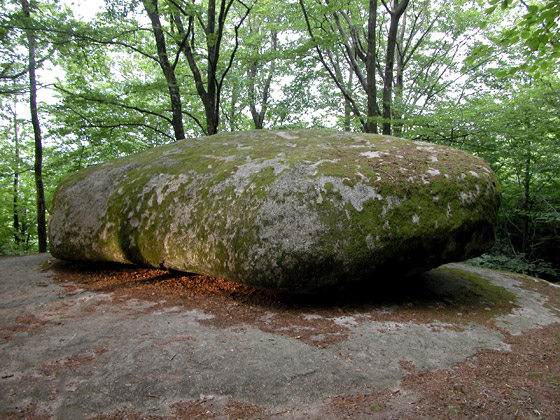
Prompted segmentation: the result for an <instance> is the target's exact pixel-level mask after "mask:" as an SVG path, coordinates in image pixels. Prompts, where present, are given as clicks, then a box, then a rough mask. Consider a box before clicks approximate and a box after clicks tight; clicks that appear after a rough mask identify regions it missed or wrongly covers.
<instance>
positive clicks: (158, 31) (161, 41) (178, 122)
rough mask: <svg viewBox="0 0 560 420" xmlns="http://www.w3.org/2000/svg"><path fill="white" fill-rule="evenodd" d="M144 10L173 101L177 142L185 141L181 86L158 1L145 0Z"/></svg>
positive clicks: (172, 108)
mask: <svg viewBox="0 0 560 420" xmlns="http://www.w3.org/2000/svg"><path fill="white" fill-rule="evenodd" d="M143 2H144V9H145V10H146V13H148V16H149V18H150V21H151V22H152V30H153V32H154V37H155V41H156V47H157V52H158V61H159V65H160V67H161V69H162V71H163V74H164V76H165V81H166V82H167V88H168V90H169V97H170V100H171V110H172V113H173V119H172V124H173V131H174V133H175V139H176V140H183V139H184V138H185V128H184V126H183V112H182V103H181V94H180V92H179V84H178V83H177V78H176V76H175V69H174V67H173V66H172V65H171V63H170V62H169V57H168V56H167V47H166V46H165V34H164V33H163V29H162V27H161V21H160V18H159V10H158V0H143Z"/></svg>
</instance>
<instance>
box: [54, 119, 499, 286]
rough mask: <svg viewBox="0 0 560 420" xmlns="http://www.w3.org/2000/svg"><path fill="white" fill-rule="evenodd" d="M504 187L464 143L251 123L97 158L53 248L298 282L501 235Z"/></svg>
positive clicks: (406, 262)
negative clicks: (258, 127)
mask: <svg viewBox="0 0 560 420" xmlns="http://www.w3.org/2000/svg"><path fill="white" fill-rule="evenodd" d="M499 203H500V188H499V185H498V183H497V181H496V178H495V176H494V174H493V173H492V171H491V170H490V168H489V167H488V165H487V164H486V163H485V162H484V161H483V160H481V159H478V158H475V157H473V156H470V155H467V154H465V153H463V152H460V151H457V150H454V149H451V148H448V147H444V146H438V145H433V144H428V143H422V142H414V141H408V140H403V139H398V138H394V137H386V136H378V135H372V134H355V133H340V132H332V131H308V130H296V131H249V132H240V133H224V134H218V135H215V136H212V137H207V138H201V139H191V140H184V141H181V142H177V143H174V144H171V145H167V146H163V147H159V148H155V149H151V150H148V151H146V152H144V153H141V154H137V155H133V156H129V157H127V158H123V159H118V160H115V161H112V162H108V163H106V164H103V165H98V166H95V167H91V168H88V169H86V170H83V171H80V172H78V173H76V174H73V175H71V176H69V177H68V178H67V179H65V180H64V181H63V182H62V183H61V184H60V186H59V188H58V189H57V192H56V194H55V198H54V200H53V207H52V210H51V220H50V228H49V234H50V241H51V252H52V253H53V255H55V256H56V257H58V258H62V259H70V260H94V261H97V260H99V261H118V262H129V263H136V264H142V265H150V266H155V267H166V268H170V269H176V270H183V271H192V272H197V273H202V274H208V275H212V276H217V277H223V278H226V279H229V280H233V281H236V282H240V283H244V284H248V285H252V286H257V287H263V288H273V289H280V290H286V291H291V292H314V291H318V290H321V289H324V288H329V287H344V286H347V285H351V284H354V283H356V282H362V281H366V282H373V283H374V282H376V281H380V280H379V279H381V278H382V275H383V274H384V273H387V272H391V274H392V275H393V276H395V275H401V274H402V275H406V274H411V273H417V272H420V271H423V270H427V269H430V268H433V267H435V266H438V265H440V264H443V263H446V262H450V261H461V260H464V259H467V258H472V257H474V256H476V255H479V254H480V253H482V252H484V251H486V250H487V249H488V248H489V247H490V246H491V245H492V244H493V241H494V233H495V227H496V215H497V210H498V207H499Z"/></svg>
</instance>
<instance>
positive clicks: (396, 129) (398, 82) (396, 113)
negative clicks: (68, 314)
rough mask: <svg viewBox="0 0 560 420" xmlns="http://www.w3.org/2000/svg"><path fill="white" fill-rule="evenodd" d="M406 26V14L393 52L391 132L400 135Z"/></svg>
mask: <svg viewBox="0 0 560 420" xmlns="http://www.w3.org/2000/svg"><path fill="white" fill-rule="evenodd" d="M405 27H406V15H404V16H403V22H401V24H400V29H399V31H398V36H397V43H396V46H395V47H396V51H395V54H396V55H397V58H396V62H397V76H396V78H395V95H394V96H395V102H394V104H393V106H392V110H391V112H392V114H393V116H392V118H393V119H395V120H397V122H395V123H393V134H394V135H395V136H400V135H402V132H403V123H402V120H403V117H404V113H403V109H402V107H403V90H404V53H403V49H404V35H405V34H404V32H405Z"/></svg>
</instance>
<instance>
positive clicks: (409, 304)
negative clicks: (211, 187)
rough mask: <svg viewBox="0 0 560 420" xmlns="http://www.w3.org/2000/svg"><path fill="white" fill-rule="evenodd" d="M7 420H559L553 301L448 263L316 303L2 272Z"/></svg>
mask: <svg viewBox="0 0 560 420" xmlns="http://www.w3.org/2000/svg"><path fill="white" fill-rule="evenodd" d="M0 418H6V419H51V418H61V419H62V418H63V419H84V418H89V419H269V418H270V419H321V420H329V419H402V418H407V419H467V418H468V419H471V418H482V419H490V418H508V419H560V288H559V287H555V286H553V285H550V284H548V283H545V282H541V281H537V280H535V279H532V278H529V277H525V276H519V275H514V274H511V273H500V272H497V271H491V270H484V269H479V268H474V267H469V266H465V265H460V264H451V265H447V266H444V267H442V268H440V269H437V270H433V271H432V272H429V273H427V274H425V275H424V276H422V277H419V278H416V279H412V280H408V281H404V280H401V279H392V281H388V282H387V284H386V285H385V286H384V287H377V288H376V289H370V290H367V291H362V292H353V293H340V294H337V295H334V296H333V295H330V296H326V295H319V296H311V297H310V296H295V295H286V294H281V293H277V292H271V291H263V290H257V289H253V288H250V287H246V286H242V285H237V284H233V283H230V282H226V281H224V280H221V279H216V278H210V277H206V276H199V275H194V274H193V275H190V274H185V273H177V272H168V271H164V270H154V269H146V268H139V267H133V266H121V265H111V264H108V265H100V264H97V265H85V264H80V263H70V262H63V261H59V260H55V259H53V258H52V257H50V256H49V255H48V254H41V255H33V256H26V257H19V258H9V259H0Z"/></svg>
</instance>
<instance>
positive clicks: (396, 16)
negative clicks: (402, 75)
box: [383, 0, 409, 135]
mask: <svg viewBox="0 0 560 420" xmlns="http://www.w3.org/2000/svg"><path fill="white" fill-rule="evenodd" d="M408 1H409V0H402V1H401V2H400V3H397V0H395V5H394V7H393V10H392V12H391V23H390V25H389V34H388V36H387V54H386V56H385V77H384V81H383V134H387V135H391V117H392V115H391V105H392V96H393V68H394V64H395V47H396V45H397V34H398V29H399V20H400V18H401V16H402V15H403V13H404V11H405V10H406V7H407V6H408Z"/></svg>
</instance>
